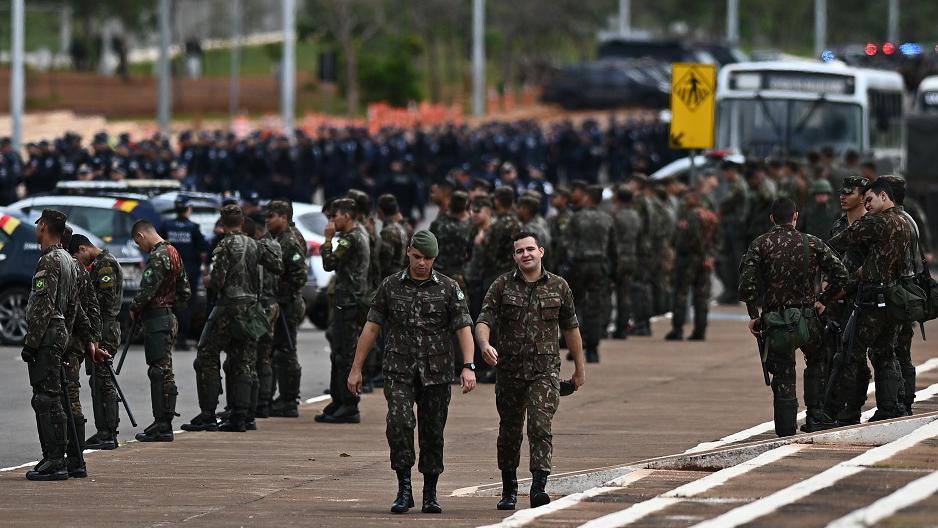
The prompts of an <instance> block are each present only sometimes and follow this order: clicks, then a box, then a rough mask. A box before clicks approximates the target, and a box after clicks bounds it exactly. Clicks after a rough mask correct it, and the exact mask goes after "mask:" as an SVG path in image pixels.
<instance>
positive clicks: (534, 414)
mask: <svg viewBox="0 0 938 528" xmlns="http://www.w3.org/2000/svg"><path fill="white" fill-rule="evenodd" d="M559 403H560V381H559V380H558V379H557V377H556V376H551V377H546V378H539V379H535V380H525V379H518V378H509V377H507V376H501V375H500V376H498V378H497V380H496V381H495V407H496V408H497V409H498V417H499V421H498V442H497V448H498V469H500V470H503V471H505V470H513V469H517V468H518V465H519V464H520V461H521V442H522V440H523V433H524V431H523V428H524V419H525V414H527V419H528V443H529V444H530V450H531V459H530V467H531V471H546V472H548V473H550V467H551V465H550V461H551V455H552V453H553V434H552V433H551V422H552V420H553V418H554V413H556V412H557V406H558V405H559Z"/></svg>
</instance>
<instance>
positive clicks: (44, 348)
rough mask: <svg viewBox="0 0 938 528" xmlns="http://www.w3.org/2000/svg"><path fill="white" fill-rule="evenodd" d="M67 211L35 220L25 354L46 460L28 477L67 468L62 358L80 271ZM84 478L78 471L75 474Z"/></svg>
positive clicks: (55, 474)
mask: <svg viewBox="0 0 938 528" xmlns="http://www.w3.org/2000/svg"><path fill="white" fill-rule="evenodd" d="M65 220H66V218H65V215H64V214H62V213H61V212H60V211H56V210H54V209H45V210H43V212H42V216H40V217H39V220H37V221H36V224H37V225H38V226H39V227H38V228H37V229H36V241H37V242H38V243H39V245H40V247H41V248H42V256H40V257H39V262H38V263H37V264H36V272H35V274H34V275H33V279H32V288H31V290H30V293H29V302H28V303H27V306H26V322H27V328H26V339H25V342H24V343H23V352H22V354H21V356H22V358H23V361H25V362H26V363H27V366H28V370H29V384H30V385H31V386H32V390H33V396H32V407H33V410H34V411H35V413H36V426H37V428H38V432H39V443H40V445H41V446H42V460H40V461H39V463H38V464H36V466H35V467H34V468H33V469H31V470H30V471H28V472H26V478H27V479H29V480H65V479H67V478H68V477H69V468H68V467H67V464H66V460H65V450H66V446H67V444H68V432H69V426H68V424H67V418H66V416H67V415H66V414H65V408H64V399H63V393H62V384H63V381H64V380H63V379H62V369H61V367H62V360H63V355H64V353H65V346H66V344H67V343H68V327H67V322H68V321H69V320H71V319H73V318H74V317H75V314H76V311H77V310H78V306H77V303H75V302H74V300H75V296H76V292H77V290H76V283H77V274H76V271H75V265H74V263H73V261H72V257H71V256H70V255H69V254H68V252H66V251H65V250H64V249H62V244H61V238H62V234H63V233H64V232H65ZM85 346H86V348H87V350H88V352H89V354H91V355H92V356H93V359H94V361H96V362H97V361H101V360H102V359H104V358H105V357H107V354H105V353H103V352H100V353H99V352H97V351H96V349H95V347H94V345H93V344H92V343H85ZM76 476H80V475H76Z"/></svg>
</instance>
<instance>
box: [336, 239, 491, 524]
mask: <svg viewBox="0 0 938 528" xmlns="http://www.w3.org/2000/svg"><path fill="white" fill-rule="evenodd" d="M439 253H440V252H439V246H438V241H437V240H436V237H434V236H433V234H432V233H430V232H429V231H418V232H417V233H415V234H414V237H413V239H412V240H411V242H410V244H409V247H408V249H407V257H408V262H409V264H408V269H407V270H404V271H401V272H398V273H395V274H394V275H391V276H390V277H388V278H387V279H385V280H384V282H382V283H381V286H380V287H379V288H378V292H377V294H376V295H375V300H374V303H373V304H372V306H371V310H370V311H369V312H368V322H367V323H365V328H364V330H363V331H362V335H361V337H360V338H359V340H358V345H357V348H356V351H355V360H354V362H353V363H352V368H351V371H350V372H349V376H348V380H347V384H348V390H349V391H351V392H352V393H353V394H354V393H358V392H360V391H361V388H362V366H363V365H364V363H365V360H366V359H367V356H368V354H369V352H370V351H371V349H372V347H373V346H374V344H375V342H376V341H377V338H378V335H379V334H380V333H381V332H382V331H384V332H385V340H384V348H385V351H384V352H385V353H384V364H383V371H384V378H385V385H384V395H385V398H386V399H387V401H388V415H387V437H388V445H389V447H390V448H391V469H393V470H394V471H395V472H396V473H397V479H398V493H397V498H396V500H395V501H394V504H393V505H392V506H391V511H392V512H393V513H404V512H406V511H407V510H408V509H409V508H411V507H413V505H414V502H413V490H412V485H411V468H412V467H413V466H414V462H415V458H416V453H415V451H414V428H415V427H419V433H418V437H419V445H420V458H419V463H418V465H417V468H418V469H419V470H420V472H421V473H423V476H424V485H423V505H422V511H423V512H424V513H441V512H442V508H440V505H439V502H438V501H437V498H436V484H437V481H438V479H439V477H440V474H441V473H442V472H443V429H444V427H445V426H446V416H447V409H448V407H449V402H450V388H449V383H450V381H451V380H452V372H453V368H454V367H453V353H452V350H451V348H452V342H453V340H452V339H451V336H452V335H453V334H456V335H457V336H458V342H459V349H460V352H461V354H462V355H461V358H462V363H463V365H462V367H463V368H462V376H461V384H462V387H463V393H467V392H469V391H471V390H472V389H473V388H474V387H475V373H474V370H475V366H474V365H473V363H472V354H473V343H472V332H471V329H470V326H471V325H472V320H471V319H470V318H469V310H468V307H467V306H466V296H465V294H464V293H463V291H462V289H461V288H460V287H459V285H458V284H456V282H455V281H454V280H452V279H450V278H449V277H446V276H445V275H443V274H441V273H439V272H437V271H435V270H433V262H434V259H435V258H436V257H437V256H438V255H439ZM415 404H416V406H417V416H416V420H415V419H414V405H415Z"/></svg>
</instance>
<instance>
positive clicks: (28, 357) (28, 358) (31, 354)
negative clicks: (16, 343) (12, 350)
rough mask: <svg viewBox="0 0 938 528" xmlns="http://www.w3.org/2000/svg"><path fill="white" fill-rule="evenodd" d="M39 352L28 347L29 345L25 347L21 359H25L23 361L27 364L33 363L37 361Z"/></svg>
mask: <svg viewBox="0 0 938 528" xmlns="http://www.w3.org/2000/svg"><path fill="white" fill-rule="evenodd" d="M37 352H39V351H38V350H36V349H35V348H33V347H31V346H28V345H23V351H22V352H20V357H21V358H23V361H25V362H27V363H32V362H33V361H36V353H37Z"/></svg>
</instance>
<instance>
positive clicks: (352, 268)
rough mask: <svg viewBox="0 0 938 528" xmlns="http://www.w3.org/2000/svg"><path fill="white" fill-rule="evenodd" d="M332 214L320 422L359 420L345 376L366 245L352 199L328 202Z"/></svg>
mask: <svg viewBox="0 0 938 528" xmlns="http://www.w3.org/2000/svg"><path fill="white" fill-rule="evenodd" d="M332 210H333V213H334V214H335V218H334V219H333V220H332V221H331V222H329V224H328V225H327V226H326V232H325V235H326V241H325V242H323V244H322V248H321V251H322V265H323V268H325V270H326V271H335V294H334V295H333V305H334V306H333V312H332V320H331V321H330V322H329V332H330V334H331V336H332V354H331V357H330V360H331V361H332V373H331V375H330V381H329V395H330V396H331V397H332V402H331V403H330V404H329V405H327V406H326V408H325V409H323V412H322V414H318V415H316V418H315V419H316V421H317V422H322V423H359V422H361V415H360V414H359V412H358V401H359V396H358V394H356V393H354V392H350V391H349V390H348V387H347V385H346V379H347V378H348V375H349V372H350V370H351V368H352V361H353V359H354V356H355V342H356V339H357V338H358V335H359V333H360V332H361V326H360V325H359V318H358V311H359V310H360V309H361V307H362V306H363V304H364V303H365V302H366V301H365V296H366V295H367V292H368V282H367V280H368V267H369V262H370V248H369V246H368V238H367V236H366V235H365V233H364V231H362V230H361V229H359V228H358V225H357V223H356V222H355V202H354V200H351V199H348V198H343V199H339V200H336V201H334V202H332Z"/></svg>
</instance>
